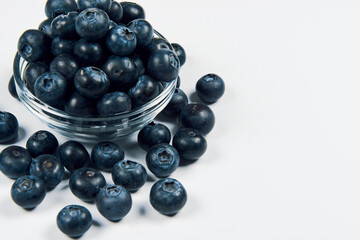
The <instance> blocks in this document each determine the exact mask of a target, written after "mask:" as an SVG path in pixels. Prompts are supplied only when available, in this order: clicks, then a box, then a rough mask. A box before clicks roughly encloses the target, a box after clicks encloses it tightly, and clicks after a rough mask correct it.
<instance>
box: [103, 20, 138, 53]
mask: <svg viewBox="0 0 360 240" xmlns="http://www.w3.org/2000/svg"><path fill="white" fill-rule="evenodd" d="M136 43H137V41H136V35H135V33H134V32H133V31H131V30H130V29H128V28H127V27H125V26H122V25H118V26H117V27H114V28H112V29H111V30H110V31H109V33H108V35H107V37H106V46H107V47H108V49H109V50H110V52H111V53H113V54H115V55H118V56H126V55H129V54H131V53H132V52H133V51H134V50H135V48H136Z"/></svg>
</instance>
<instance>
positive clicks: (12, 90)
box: [8, 75, 19, 100]
mask: <svg viewBox="0 0 360 240" xmlns="http://www.w3.org/2000/svg"><path fill="white" fill-rule="evenodd" d="M8 91H9V93H10V95H11V96H12V97H13V98H16V99H17V100H19V96H18V94H17V92H16V86H15V78H14V75H13V76H11V78H10V80H9V83H8Z"/></svg>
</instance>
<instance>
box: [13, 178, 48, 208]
mask: <svg viewBox="0 0 360 240" xmlns="http://www.w3.org/2000/svg"><path fill="white" fill-rule="evenodd" d="M45 195H46V187H45V184H44V182H43V181H42V180H41V179H40V178H38V177H36V176H28V175H26V176H22V177H19V178H18V179H17V180H16V181H15V182H14V184H13V185H12V187H11V198H12V200H13V201H14V202H15V203H16V204H17V205H19V206H20V207H23V208H25V209H32V208H35V207H36V206H37V205H39V204H40V203H41V202H42V201H43V200H44V198H45Z"/></svg>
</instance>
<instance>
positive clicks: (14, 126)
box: [0, 111, 19, 143]
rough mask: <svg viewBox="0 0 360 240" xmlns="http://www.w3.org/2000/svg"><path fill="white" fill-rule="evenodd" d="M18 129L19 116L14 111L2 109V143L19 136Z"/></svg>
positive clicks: (0, 135)
mask: <svg viewBox="0 0 360 240" xmlns="http://www.w3.org/2000/svg"><path fill="white" fill-rule="evenodd" d="M18 131H19V123H18V120H17V118H16V117H15V116H14V115H13V114H12V113H9V112H1V111H0V143H6V142H9V141H11V140H14V139H15V138H16V137H17V136H18Z"/></svg>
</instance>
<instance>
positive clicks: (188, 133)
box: [172, 128, 207, 160]
mask: <svg viewBox="0 0 360 240" xmlns="http://www.w3.org/2000/svg"><path fill="white" fill-rule="evenodd" d="M172 145H173V146H174V148H175V149H176V150H177V151H178V153H179V156H180V158H181V159H186V160H196V159H198V158H200V157H201V156H202V155H203V154H204V153H205V152H206V148H207V142H206V139H205V138H204V136H203V135H202V134H201V133H200V132H199V131H197V130H195V129H192V128H180V129H179V130H178V131H177V132H176V134H175V135H174V138H173V141H172Z"/></svg>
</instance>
